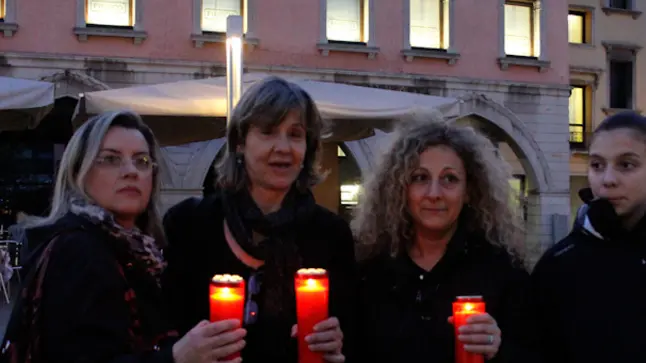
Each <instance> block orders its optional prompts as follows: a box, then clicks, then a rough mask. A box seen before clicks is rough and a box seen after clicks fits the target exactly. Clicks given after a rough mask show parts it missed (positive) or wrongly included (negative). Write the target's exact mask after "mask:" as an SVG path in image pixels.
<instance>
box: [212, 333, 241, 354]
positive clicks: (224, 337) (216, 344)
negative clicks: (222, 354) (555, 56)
mask: <svg viewBox="0 0 646 363" xmlns="http://www.w3.org/2000/svg"><path fill="white" fill-rule="evenodd" d="M246 335H247V331H246V330H245V329H236V330H233V331H229V332H225V333H221V334H219V335H216V336H214V337H210V338H209V342H208V346H209V347H210V348H211V349H217V348H220V347H224V346H227V345H229V344H233V343H237V342H240V341H241V340H242V339H244V337H245V336H246Z"/></svg>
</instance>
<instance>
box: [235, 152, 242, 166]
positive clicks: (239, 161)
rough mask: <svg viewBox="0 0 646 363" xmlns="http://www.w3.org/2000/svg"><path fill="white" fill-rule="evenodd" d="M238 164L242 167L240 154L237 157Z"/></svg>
mask: <svg viewBox="0 0 646 363" xmlns="http://www.w3.org/2000/svg"><path fill="white" fill-rule="evenodd" d="M236 163H238V165H242V155H240V154H238V155H237V156H236Z"/></svg>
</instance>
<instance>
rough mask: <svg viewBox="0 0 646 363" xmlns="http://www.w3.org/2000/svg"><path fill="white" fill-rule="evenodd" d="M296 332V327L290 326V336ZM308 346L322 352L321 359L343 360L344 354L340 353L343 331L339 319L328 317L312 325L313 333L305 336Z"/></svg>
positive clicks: (293, 335)
mask: <svg viewBox="0 0 646 363" xmlns="http://www.w3.org/2000/svg"><path fill="white" fill-rule="evenodd" d="M297 334H298V327H297V326H296V325H294V326H293V327H292V337H296V335H297ZM305 341H306V342H307V343H308V344H309V348H310V350H311V351H313V352H322V353H323V359H325V360H326V361H328V362H331V363H343V362H345V356H344V355H343V353H341V348H343V332H342V331H341V326H340V324H339V319H337V318H329V319H327V320H324V321H322V322H320V323H318V324H316V325H314V333H312V334H310V335H308V336H306V337H305Z"/></svg>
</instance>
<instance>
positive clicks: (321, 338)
mask: <svg viewBox="0 0 646 363" xmlns="http://www.w3.org/2000/svg"><path fill="white" fill-rule="evenodd" d="M342 339H343V336H342V334H341V332H340V331H339V330H328V331H323V332H318V333H312V334H310V335H308V336H306V337H305V341H306V342H307V343H309V344H314V343H325V342H331V341H333V340H342Z"/></svg>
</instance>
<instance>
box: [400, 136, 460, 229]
mask: <svg viewBox="0 0 646 363" xmlns="http://www.w3.org/2000/svg"><path fill="white" fill-rule="evenodd" d="M466 202H467V183H466V170H465V169H464V163H463V162H462V159H460V157H459V156H458V154H457V153H456V152H455V151H454V150H453V149H451V148H450V147H448V146H433V147H430V148H428V149H426V150H425V151H424V152H423V153H422V154H420V158H419V167H418V168H417V169H415V170H413V173H412V175H411V177H410V184H409V185H408V209H409V212H410V214H411V217H412V218H413V223H414V224H415V230H416V231H418V232H422V231H423V232H426V233H431V234H438V233H439V234H444V233H446V232H448V231H449V230H450V229H451V228H453V227H454V226H455V224H456V222H457V219H458V216H459V215H460V212H461V211H462V207H463V206H464V204H465V203H466Z"/></svg>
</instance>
